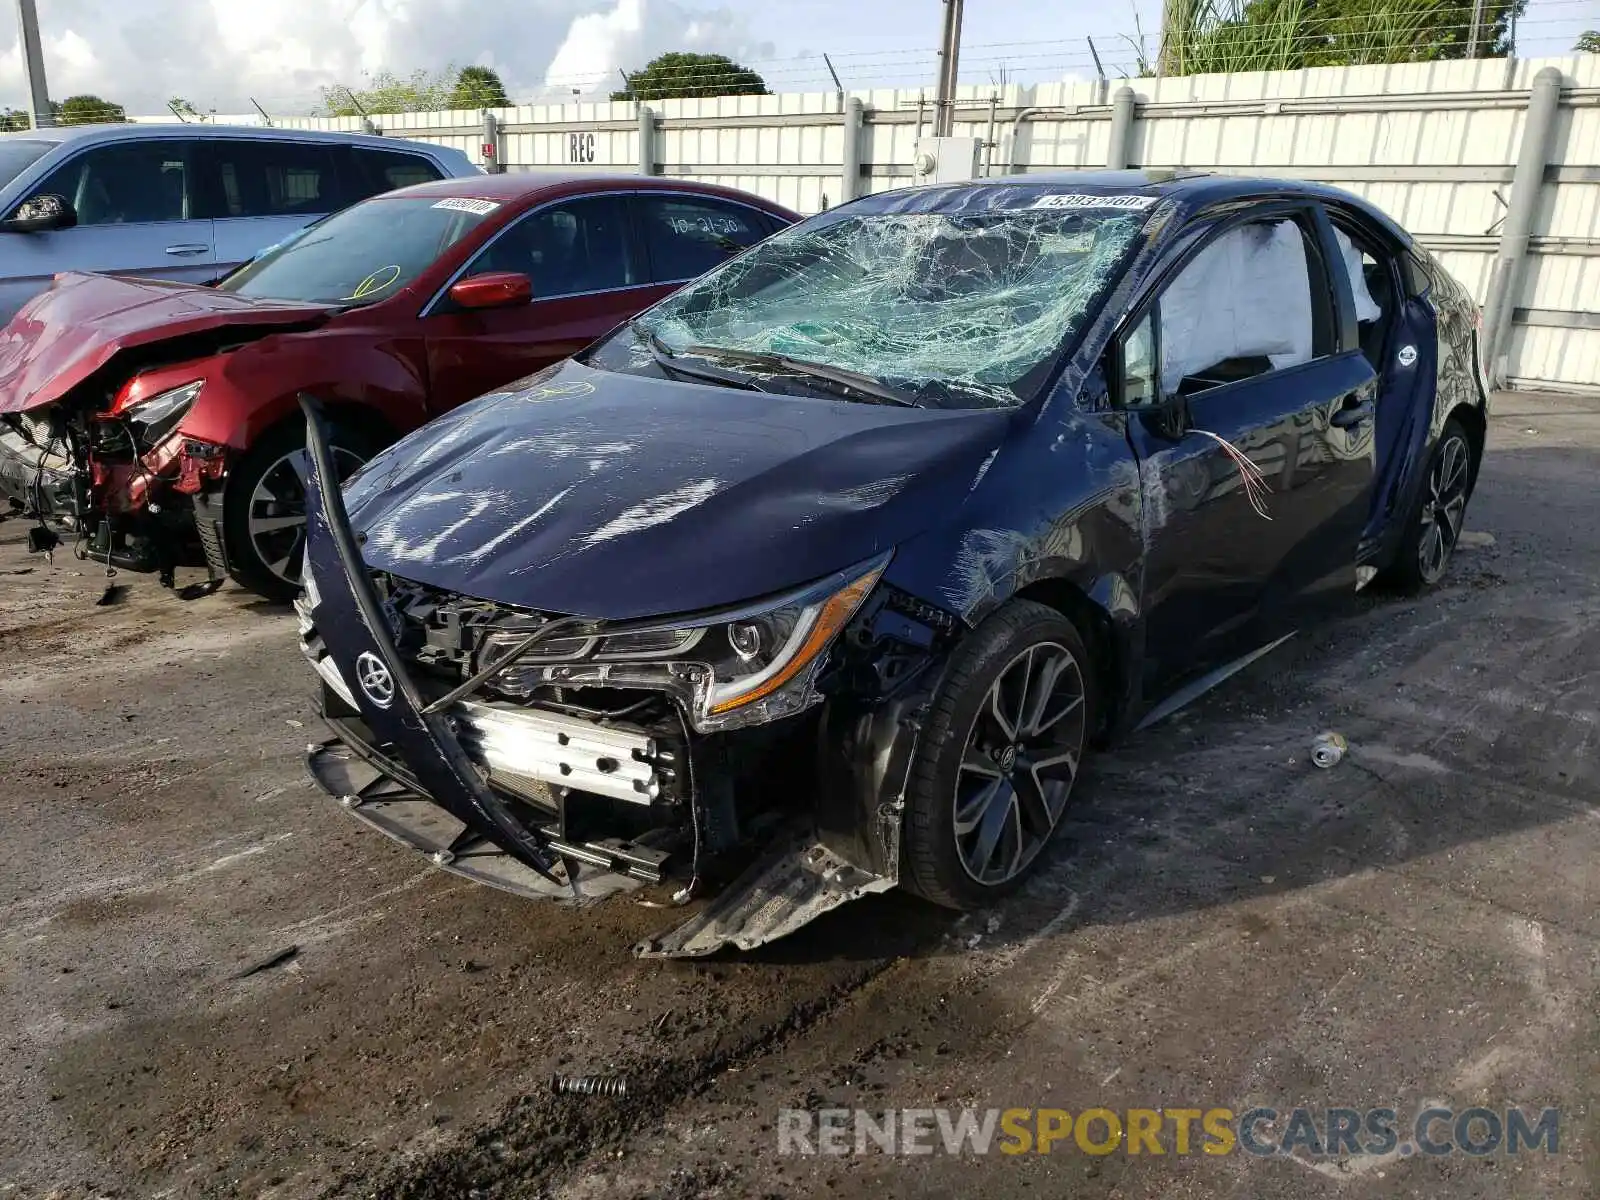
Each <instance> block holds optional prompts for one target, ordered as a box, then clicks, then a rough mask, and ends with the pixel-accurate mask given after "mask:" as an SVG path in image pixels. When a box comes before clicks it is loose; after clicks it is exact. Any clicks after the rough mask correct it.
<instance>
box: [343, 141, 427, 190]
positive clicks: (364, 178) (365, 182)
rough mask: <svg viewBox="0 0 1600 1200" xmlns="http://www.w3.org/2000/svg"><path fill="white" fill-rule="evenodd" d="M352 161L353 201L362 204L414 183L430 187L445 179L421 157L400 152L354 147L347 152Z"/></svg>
mask: <svg viewBox="0 0 1600 1200" xmlns="http://www.w3.org/2000/svg"><path fill="white" fill-rule="evenodd" d="M350 157H351V158H352V159H353V160H354V164H355V169H354V171H353V174H354V179H352V180H351V184H352V186H353V187H354V188H355V189H356V192H357V194H356V195H354V196H352V197H351V199H352V200H364V199H366V198H367V197H368V196H376V195H378V194H379V193H380V192H392V191H394V189H395V188H403V187H410V186H411V185H412V184H414V183H432V182H433V181H434V180H435V179H443V178H444V175H443V173H442V172H441V171H440V170H439V168H438V167H436V166H434V165H433V163H432V161H431V160H429V159H427V158H424V157H423V156H422V155H420V154H407V153H404V152H403V151H399V150H369V149H366V148H364V147H359V146H358V147H354V148H352V149H351V151H350Z"/></svg>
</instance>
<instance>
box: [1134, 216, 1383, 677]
mask: <svg viewBox="0 0 1600 1200" xmlns="http://www.w3.org/2000/svg"><path fill="white" fill-rule="evenodd" d="M1331 244H1332V235H1331V230H1330V229H1329V227H1328V226H1327V222H1326V219H1325V218H1323V217H1322V216H1321V214H1320V212H1318V211H1317V210H1314V209H1310V208H1299V207H1294V206H1288V207H1281V208H1278V209H1275V210H1271V211H1269V212H1267V213H1263V214H1262V215H1259V216H1254V217H1252V218H1251V219H1248V220H1239V219H1234V220H1233V221H1231V222H1230V223H1228V224H1226V225H1218V226H1217V227H1215V228H1213V229H1212V230H1211V231H1209V232H1208V233H1207V234H1206V235H1205V236H1204V237H1203V238H1202V239H1200V240H1199V241H1198V242H1195V243H1191V245H1190V247H1189V249H1188V250H1187V251H1186V253H1185V254H1184V257H1183V259H1182V261H1180V263H1179V264H1178V265H1177V269H1176V271H1175V272H1169V273H1168V274H1167V275H1166V276H1165V280H1164V282H1163V284H1162V285H1161V287H1160V290H1159V291H1158V293H1157V294H1156V295H1155V297H1154V298H1153V299H1152V300H1150V301H1148V302H1146V304H1145V306H1144V307H1143V308H1142V310H1141V311H1140V312H1139V313H1138V314H1137V316H1136V319H1135V320H1134V321H1133V322H1132V323H1131V324H1130V325H1129V326H1128V328H1127V332H1126V333H1124V334H1123V335H1122V337H1121V339H1120V341H1119V343H1118V346H1117V349H1116V351H1115V353H1114V359H1113V361H1114V363H1115V364H1116V371H1117V375H1118V376H1119V377H1120V384H1119V392H1120V399H1121V403H1122V404H1123V405H1124V407H1126V408H1128V409H1129V410H1130V411H1129V413H1128V425H1127V428H1128V441H1129V444H1130V446H1131V447H1132V449H1133V452H1134V455H1135V457H1136V458H1137V460H1138V464H1139V475H1140V483H1141V492H1142V496H1143V501H1144V511H1143V516H1142V521H1143V526H1144V537H1145V546H1146V557H1145V576H1144V612H1145V619H1146V659H1145V663H1146V677H1145V684H1146V687H1147V688H1150V689H1153V688H1155V687H1158V686H1160V685H1162V684H1164V683H1169V682H1171V681H1172V680H1173V679H1174V678H1176V677H1177V676H1180V675H1182V674H1185V673H1187V672H1189V671H1190V670H1193V669H1198V668H1203V667H1208V666H1213V665H1216V664H1218V663H1222V662H1226V661H1228V660H1229V659H1231V658H1233V657H1235V656H1237V655H1239V654H1242V653H1245V652H1247V651H1248V650H1250V649H1253V648H1255V647H1256V646H1259V645H1262V644H1264V643H1265V642H1267V641H1269V640H1271V639H1272V638H1274V637H1276V636H1279V635H1281V634H1282V633H1284V632H1287V631H1288V630H1290V629H1293V628H1295V627H1297V626H1300V625H1303V624H1305V623H1307V622H1309V621H1311V620H1314V619H1316V617H1317V616H1318V615H1320V614H1323V613H1325V612H1326V611H1327V610H1328V608H1329V606H1330V605H1332V604H1334V603H1337V602H1339V601H1340V600H1342V598H1344V597H1347V596H1349V595H1350V594H1352V593H1353V592H1354V590H1355V564H1356V550H1357V543H1358V541H1359V538H1360V536H1361V531H1362V527H1363V525H1364V523H1365V518H1366V514H1367V506H1368V498H1369V494H1370V491H1371V487H1372V480H1373V459H1374V452H1373V441H1374V439H1373V424H1374V400H1375V394H1376V375H1375V373H1374V371H1373V369H1372V366H1371V364H1369V363H1368V362H1367V360H1366V359H1365V358H1364V357H1363V356H1362V354H1361V350H1360V347H1359V345H1358V344H1357V343H1356V339H1355V336H1354V321H1353V319H1349V318H1348V314H1349V305H1350V300H1349V290H1348V285H1343V286H1341V283H1340V281H1339V279H1338V277H1337V276H1336V274H1335V273H1334V272H1333V271H1332V270H1330V268H1329V264H1330V262H1333V261H1336V260H1334V259H1332V257H1331V255H1330V253H1329V250H1328V247H1329V246H1331Z"/></svg>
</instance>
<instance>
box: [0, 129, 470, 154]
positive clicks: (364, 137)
mask: <svg viewBox="0 0 1600 1200" xmlns="http://www.w3.org/2000/svg"><path fill="white" fill-rule="evenodd" d="M151 138H200V139H203V140H204V139H210V138H230V139H232V138H247V139H259V140H261V141H272V142H328V143H343V144H347V145H361V146H372V147H375V148H378V149H381V148H383V147H384V146H396V145H403V146H406V147H408V148H410V149H413V150H416V149H420V150H439V149H441V147H439V146H434V145H430V144H429V143H427V142H414V141H411V140H409V139H406V138H393V137H380V136H378V135H377V134H371V133H336V132H330V131H327V130H322V129H280V128H278V127H276V126H270V125H212V124H210V123H208V122H201V121H189V122H179V121H172V122H168V121H159V122H158V121H148V122H147V121H124V122H119V123H117V124H97V125H46V126H42V127H41V128H39V129H22V130H17V131H15V132H12V133H0V139H4V140H9V141H28V142H51V143H53V144H58V145H60V144H65V143H69V142H70V143H74V144H79V143H103V142H124V141H147V140H149V139H151ZM450 153H456V152H454V151H451V152H450Z"/></svg>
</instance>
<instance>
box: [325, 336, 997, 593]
mask: <svg viewBox="0 0 1600 1200" xmlns="http://www.w3.org/2000/svg"><path fill="white" fill-rule="evenodd" d="M1009 420H1010V414H1008V413H1005V412H997V411H992V410H990V411H971V412H941V411H937V410H928V409H910V408H895V407H890V406H885V405H876V404H859V403H850V402H844V401H835V400H829V399H811V398H794V397H789V396H778V395H771V394H763V393H760V392H748V391H740V390H737V389H732V388H723V387H716V386H699V385H695V384H687V383H678V382H669V381H664V380H657V379H651V378H645V377H642V376H637V375H625V374H616V373H611V372H604V371H596V370H592V369H590V368H588V367H585V366H582V365H580V364H577V363H571V362H569V363H567V364H565V365H563V366H562V367H561V368H560V369H559V371H557V372H556V373H554V374H552V375H548V376H545V375H541V376H535V377H533V379H532V380H530V381H527V383H526V384H525V385H521V386H519V387H514V388H513V389H508V390H507V391H504V392H497V393H492V394H490V395H488V396H484V397H481V398H480V399H478V400H476V401H474V402H473V403H471V404H468V405H465V406H464V407H462V408H460V409H457V410H456V411H455V412H453V413H451V414H449V415H448V416H445V417H443V418H441V419H440V420H438V421H435V422H433V423H432V424H430V425H427V426H425V427H424V428H422V429H420V430H418V431H417V432H416V433H413V434H412V435H411V436H409V437H407V438H405V439H403V440H402V441H400V442H399V443H397V444H396V445H394V446H392V447H390V448H389V449H388V450H386V451H385V452H384V453H383V454H381V455H379V456H378V457H377V458H376V459H374V460H373V461H372V462H371V463H370V464H369V465H368V466H367V468H366V469H365V470H364V471H362V472H361V473H360V474H359V475H358V476H357V477H356V478H355V479H354V480H352V481H351V482H350V484H349V485H348V488H347V494H346V498H345V502H346V506H347V508H348V511H349V513H350V518H351V523H352V526H353V527H354V529H355V531H356V534H357V536H358V537H359V538H362V539H363V545H362V553H363V556H364V557H365V559H366V561H367V563H368V564H369V565H370V566H372V567H374V568H377V569H380V570H385V571H389V572H392V573H393V574H395V575H398V576H400V577H402V578H405V579H411V580H416V581H418V582H420V583H426V584H430V585H432V586H435V587H439V588H444V589H448V590H450V591H456V592H461V593H465V594H467V595H471V596H477V597H481V598H484V599H489V600H496V601H499V602H502V603H506V604H516V605H524V606H527V607H529V608H534V609H539V610H542V611H546V612H560V613H573V614H578V615H582V616H591V617H606V618H613V619H623V618H629V617H639V616H654V615H665V614H673V613H683V612H693V611H697V610H701V609H708V608H715V607H718V606H720V605H725V604H735V603H740V602H742V601H746V600H750V599H754V598H757V597H761V596H764V595H767V594H769V593H772V592H777V591H781V590H783V589H786V588H790V587H793V586H795V585H797V584H800V583H805V582H809V581H810V580H813V579H817V578H819V577H821V576H824V575H827V574H829V573H831V572H833V571H836V570H838V569H840V568H841V567H845V566H849V565H850V564H852V563H856V562H859V561H861V560H863V559H867V558H870V557H872V556H874V555H876V554H879V553H881V552H882V551H884V550H886V549H889V548H890V547H892V546H895V545H897V544H898V543H900V542H902V541H904V540H905V539H907V538H909V537H912V536H914V535H915V534H917V533H920V532H922V531H924V530H926V529H928V528H930V527H932V526H933V525H934V524H936V523H938V522H940V521H943V520H947V519H949V518H950V517H951V516H953V515H954V513H955V512H956V510H957V509H958V508H959V507H960V506H961V504H962V503H963V501H964V500H965V499H966V497H967V495H968V493H969V492H970V491H971V489H972V487H973V486H974V485H975V483H976V480H977V479H978V478H980V477H981V470H980V468H981V467H982V466H983V465H984V464H985V463H986V461H987V460H988V459H989V457H990V456H991V454H992V453H993V452H994V451H995V449H996V448H997V447H998V446H999V444H1000V441H1001V439H1002V438H1003V437H1004V436H1005V432H1006V430H1007V428H1008V425H1009Z"/></svg>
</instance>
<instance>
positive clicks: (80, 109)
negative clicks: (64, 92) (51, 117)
mask: <svg viewBox="0 0 1600 1200" xmlns="http://www.w3.org/2000/svg"><path fill="white" fill-rule="evenodd" d="M51 107H52V109H53V110H54V111H55V116H56V124H57V125H93V124H95V123H96V122H100V121H126V120H127V119H128V114H127V113H125V112H123V111H122V105H120V104H113V103H111V101H109V100H102V99H101V98H100V97H99V96H91V95H88V94H85V95H82V96H68V97H67V98H66V99H65V100H63V101H62V102H61V103H60V104H54V103H52V105H51Z"/></svg>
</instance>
